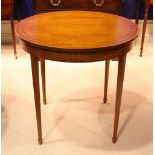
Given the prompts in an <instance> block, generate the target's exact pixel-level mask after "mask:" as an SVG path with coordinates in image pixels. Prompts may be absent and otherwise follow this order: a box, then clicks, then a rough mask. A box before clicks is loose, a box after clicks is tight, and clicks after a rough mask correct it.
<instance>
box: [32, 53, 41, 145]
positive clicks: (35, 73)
mask: <svg viewBox="0 0 155 155" xmlns="http://www.w3.org/2000/svg"><path fill="white" fill-rule="evenodd" d="M31 67H32V78H33V89H34V99H35V108H36V119H37V128H38V142H39V144H42V128H41V107H40V89H39V67H38V58H37V57H34V56H32V55H31Z"/></svg>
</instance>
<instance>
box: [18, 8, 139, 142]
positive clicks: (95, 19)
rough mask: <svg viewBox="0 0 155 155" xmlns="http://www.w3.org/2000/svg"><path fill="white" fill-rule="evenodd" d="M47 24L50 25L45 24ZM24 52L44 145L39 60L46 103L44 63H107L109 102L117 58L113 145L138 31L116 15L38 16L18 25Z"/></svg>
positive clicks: (106, 79)
mask: <svg viewBox="0 0 155 155" xmlns="http://www.w3.org/2000/svg"><path fill="white" fill-rule="evenodd" d="M47 21H49V22H48V24H47V23H46V22H47ZM17 33H18V35H19V38H20V39H21V43H22V47H23V49H24V50H25V51H26V52H28V53H30V55H31V64H32V74H33V86H34V94H35V105H36V116H37V123H38V139H39V144H42V132H41V114H40V89H39V73H38V59H40V60H41V70H42V71H41V72H42V83H43V85H42V86H43V98H44V99H43V100H46V91H45V90H46V88H45V87H46V85H45V62H44V59H49V60H54V61H63V62H93V61H103V60H106V65H105V87H104V99H105V101H106V100H107V89H108V73H109V61H110V59H112V58H118V77H117V92H116V101H115V117H114V131H113V138H112V141H113V143H115V142H116V140H117V130H118V121H119V114H120V105H121V97H122V90H123V79H124V71H125V61H126V54H127V52H129V51H130V50H131V49H132V48H133V45H134V43H135V42H134V41H135V39H136V37H137V35H138V27H137V25H136V24H134V23H132V22H131V21H129V20H127V19H125V18H123V17H119V16H116V15H110V14H105V13H99V12H91V11H61V12H52V13H45V14H40V15H35V16H33V17H29V18H27V19H25V20H23V21H21V22H20V23H19V24H18V25H17Z"/></svg>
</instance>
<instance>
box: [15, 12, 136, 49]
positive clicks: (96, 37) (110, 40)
mask: <svg viewBox="0 0 155 155" xmlns="http://www.w3.org/2000/svg"><path fill="white" fill-rule="evenodd" d="M45 27H46V30H45ZM25 30H26V31H25ZM107 30H110V31H107ZM17 31H18V33H19V34H20V38H21V39H22V40H24V41H26V42H29V43H30V44H31V45H32V46H37V47H41V48H44V49H51V48H53V49H54V48H57V49H61V50H62V49H64V50H66V51H70V52H72V50H73V51H74V50H75V49H76V50H82V51H83V52H84V51H85V50H86V52H87V51H88V50H89V49H91V50H92V49H96V48H100V49H102V48H103V49H106V48H112V47H115V48H116V47H118V46H120V45H123V44H126V43H128V42H129V41H131V40H134V39H135V38H136V37H137V26H136V25H135V24H134V23H132V22H130V21H129V20H127V19H125V18H123V17H120V16H116V15H115V16H114V15H111V14H105V13H99V12H85V11H66V12H61V13H60V12H50V13H44V14H39V15H35V16H32V17H29V18H27V19H25V20H23V21H22V22H20V23H19V24H18V27H17ZM45 36H46V37H45Z"/></svg>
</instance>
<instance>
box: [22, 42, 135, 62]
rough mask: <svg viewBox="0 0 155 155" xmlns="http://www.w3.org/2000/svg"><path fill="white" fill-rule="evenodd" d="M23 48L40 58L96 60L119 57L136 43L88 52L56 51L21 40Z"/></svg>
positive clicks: (72, 60) (67, 60)
mask: <svg viewBox="0 0 155 155" xmlns="http://www.w3.org/2000/svg"><path fill="white" fill-rule="evenodd" d="M21 44H22V47H23V49H24V50H25V51H26V52H28V53H29V54H30V55H33V56H35V57H38V58H43V59H48V60H53V61H60V62H96V61H103V60H107V59H113V58H117V57H119V56H121V55H123V54H125V53H127V52H129V51H130V50H131V49H132V48H133V46H134V43H133V42H130V43H128V44H127V45H124V46H120V47H117V48H116V49H115V48H113V49H108V50H103V51H102V50H101V49H100V50H98V49H97V50H96V51H95V50H94V51H88V52H77V51H76V52H74V51H73V52H72V51H70V52H69V51H67V52H65V51H63V50H62V51H61V50H60V49H59V51H54V50H52V51H51V50H46V49H41V48H38V47H34V46H31V45H29V44H28V43H26V42H25V41H21Z"/></svg>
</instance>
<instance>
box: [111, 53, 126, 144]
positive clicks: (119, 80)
mask: <svg viewBox="0 0 155 155" xmlns="http://www.w3.org/2000/svg"><path fill="white" fill-rule="evenodd" d="M125 63H126V54H125V55H122V56H120V57H119V62H118V75H117V89H116V101H115V117H114V131H113V138H112V141H113V143H115V142H116V141H117V130H118V121H119V114H120V106H121V99H122V90H123V80H124V72H125Z"/></svg>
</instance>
